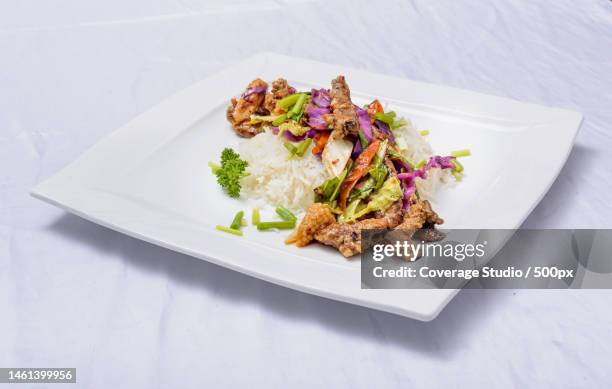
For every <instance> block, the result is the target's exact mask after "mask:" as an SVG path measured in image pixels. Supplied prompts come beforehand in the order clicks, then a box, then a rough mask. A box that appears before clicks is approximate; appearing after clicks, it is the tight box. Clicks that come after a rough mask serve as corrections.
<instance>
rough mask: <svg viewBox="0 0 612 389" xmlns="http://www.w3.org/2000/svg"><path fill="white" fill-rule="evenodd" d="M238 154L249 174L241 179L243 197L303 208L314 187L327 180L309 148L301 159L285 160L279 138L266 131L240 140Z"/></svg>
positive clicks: (284, 151) (310, 202) (304, 208)
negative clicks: (246, 164)
mask: <svg viewBox="0 0 612 389" xmlns="http://www.w3.org/2000/svg"><path fill="white" fill-rule="evenodd" d="M311 147H312V146H311ZM240 156H241V157H242V158H243V159H245V160H246V161H247V162H248V163H249V167H248V168H247V172H248V173H249V174H250V175H249V176H247V177H245V178H244V179H243V180H242V187H243V190H244V192H245V194H246V197H247V198H253V199H255V200H259V202H261V203H265V204H269V205H273V206H278V205H282V206H284V207H287V208H289V209H291V210H293V211H303V210H306V209H307V208H308V206H310V204H312V202H313V201H314V192H313V190H314V188H316V187H317V186H319V185H321V184H322V183H323V181H325V180H326V179H327V175H326V173H325V170H324V168H323V164H321V161H320V160H319V159H318V158H317V157H315V156H314V155H312V153H311V151H310V149H309V150H308V151H307V152H306V153H305V154H304V156H303V157H302V158H293V159H289V160H288V159H287V156H288V152H287V149H286V148H285V147H284V146H283V142H282V140H281V139H279V137H278V136H276V135H274V134H272V133H271V132H269V131H266V132H263V133H261V134H259V135H257V136H255V137H253V138H250V139H248V140H245V141H243V142H242V143H241V144H240Z"/></svg>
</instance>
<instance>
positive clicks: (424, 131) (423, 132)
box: [419, 130, 429, 136]
mask: <svg viewBox="0 0 612 389" xmlns="http://www.w3.org/2000/svg"><path fill="white" fill-rule="evenodd" d="M419 134H421V136H427V135H429V130H423V131H421V132H419Z"/></svg>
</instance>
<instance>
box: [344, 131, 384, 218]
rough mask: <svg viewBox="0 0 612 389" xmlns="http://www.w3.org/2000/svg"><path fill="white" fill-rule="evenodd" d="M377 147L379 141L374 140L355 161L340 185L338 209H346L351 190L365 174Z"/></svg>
mask: <svg viewBox="0 0 612 389" xmlns="http://www.w3.org/2000/svg"><path fill="white" fill-rule="evenodd" d="M378 146H380V141H379V140H375V141H374V142H372V143H371V144H370V145H369V146H368V148H367V149H365V150H364V151H363V152H362V153H361V154H360V155H359V157H357V159H356V160H355V164H354V165H353V169H352V170H351V172H350V174H349V176H348V177H347V178H346V180H344V182H343V183H342V188H341V189H340V209H342V210H344V209H346V202H347V200H348V196H349V194H350V192H351V190H352V189H353V187H354V186H355V184H357V181H358V180H359V179H360V178H361V177H363V176H364V174H366V173H367V171H368V168H369V167H370V163H371V162H372V158H374V156H375V155H376V152H377V151H378Z"/></svg>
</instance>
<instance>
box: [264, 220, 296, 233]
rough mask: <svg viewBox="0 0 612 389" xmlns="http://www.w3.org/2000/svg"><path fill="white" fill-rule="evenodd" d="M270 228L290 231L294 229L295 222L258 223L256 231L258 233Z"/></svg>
mask: <svg viewBox="0 0 612 389" xmlns="http://www.w3.org/2000/svg"><path fill="white" fill-rule="evenodd" d="M272 228H278V229H279V230H290V229H293V228H295V220H292V221H286V220H284V221H278V222H259V224H257V229H258V230H259V231H263V230H270V229H272Z"/></svg>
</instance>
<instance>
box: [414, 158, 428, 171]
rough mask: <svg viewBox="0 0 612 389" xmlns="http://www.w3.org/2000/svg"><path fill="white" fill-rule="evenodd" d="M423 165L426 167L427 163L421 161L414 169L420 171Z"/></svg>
mask: <svg viewBox="0 0 612 389" xmlns="http://www.w3.org/2000/svg"><path fill="white" fill-rule="evenodd" d="M425 165H427V161H426V160H424V159H422V160H421V161H420V162H419V163H417V164H416V166H415V169H420V168H422V167H423V166H425Z"/></svg>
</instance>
